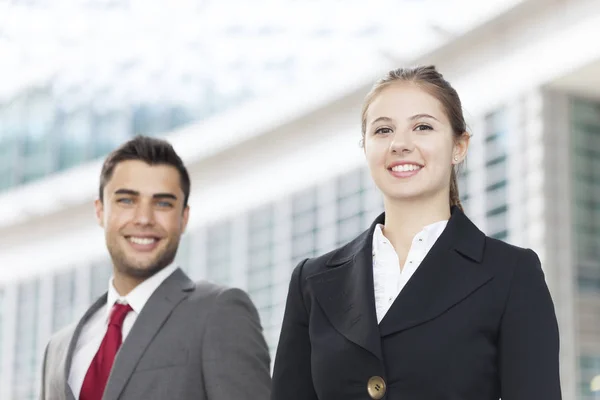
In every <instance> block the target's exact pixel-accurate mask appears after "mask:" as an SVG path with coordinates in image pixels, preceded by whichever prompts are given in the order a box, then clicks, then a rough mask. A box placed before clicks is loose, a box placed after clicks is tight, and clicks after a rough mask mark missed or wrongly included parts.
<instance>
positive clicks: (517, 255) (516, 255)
mask: <svg viewBox="0 0 600 400" xmlns="http://www.w3.org/2000/svg"><path fill="white" fill-rule="evenodd" d="M484 263H490V264H493V265H497V266H499V267H501V268H503V269H506V268H507V267H509V270H510V271H511V272H512V271H514V269H515V268H520V269H538V268H540V259H539V257H538V255H537V253H536V252H535V251H533V250H532V249H529V248H525V247H520V246H516V245H513V244H510V243H506V242H504V241H502V240H498V239H494V238H491V237H489V236H486V247H485V256H484Z"/></svg>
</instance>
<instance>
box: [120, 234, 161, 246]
mask: <svg viewBox="0 0 600 400" xmlns="http://www.w3.org/2000/svg"><path fill="white" fill-rule="evenodd" d="M125 238H126V239H127V240H128V241H130V242H131V243H135V244H139V245H143V246H148V245H151V244H154V243H156V242H158V241H159V240H160V239H159V238H156V237H138V236H125Z"/></svg>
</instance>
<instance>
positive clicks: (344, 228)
mask: <svg viewBox="0 0 600 400" xmlns="http://www.w3.org/2000/svg"><path fill="white" fill-rule="evenodd" d="M364 173H365V171H364V170H363V169H362V168H361V169H357V170H355V171H352V172H349V173H346V174H344V175H342V176H340V177H339V178H338V179H337V182H336V184H337V224H336V226H337V245H338V246H340V245H343V244H345V243H347V242H349V241H351V240H352V239H354V238H355V237H356V236H357V235H359V234H360V233H361V232H362V231H363V230H364V221H363V219H364V214H365V213H364V209H365V205H364V203H365V197H366V188H365V187H364V185H363V182H364V177H363V174H364Z"/></svg>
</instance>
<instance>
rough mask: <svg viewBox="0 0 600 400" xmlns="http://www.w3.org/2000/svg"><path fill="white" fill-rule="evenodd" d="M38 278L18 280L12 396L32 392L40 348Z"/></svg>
mask: <svg viewBox="0 0 600 400" xmlns="http://www.w3.org/2000/svg"><path fill="white" fill-rule="evenodd" d="M39 291H40V285H39V281H38V280H37V279H36V280H32V281H29V282H22V283H20V284H19V287H18V294H17V313H16V314H17V326H16V336H15V339H16V347H15V360H14V375H13V389H14V392H13V395H14V398H16V399H32V398H33V396H35V395H36V389H37V388H36V385H35V384H32V382H36V376H37V374H36V373H37V370H38V368H39V366H40V363H41V357H40V356H41V355H42V354H43V351H38V342H37V335H38V320H39V315H38V312H39V308H38V305H39V294H40V293H39Z"/></svg>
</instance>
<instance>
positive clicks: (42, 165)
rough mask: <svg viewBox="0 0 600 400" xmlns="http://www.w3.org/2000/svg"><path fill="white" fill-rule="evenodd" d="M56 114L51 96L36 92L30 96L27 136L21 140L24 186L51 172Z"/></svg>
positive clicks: (26, 121)
mask: <svg viewBox="0 0 600 400" xmlns="http://www.w3.org/2000/svg"><path fill="white" fill-rule="evenodd" d="M54 110H55V106H54V103H53V100H52V97H51V96H50V93H49V92H47V91H45V90H35V91H32V92H30V93H28V95H27V110H26V111H27V112H26V119H25V121H24V126H25V132H24V133H25V134H24V135H23V136H22V149H23V156H24V159H23V162H22V164H21V167H22V168H23V175H22V180H23V181H24V182H29V181H32V180H36V179H38V178H41V177H43V176H44V175H46V174H48V173H49V172H50V171H51V170H52V163H53V150H54V147H53V145H54V143H53V139H54V138H53V136H54V135H53V132H54V123H55V111H54Z"/></svg>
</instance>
